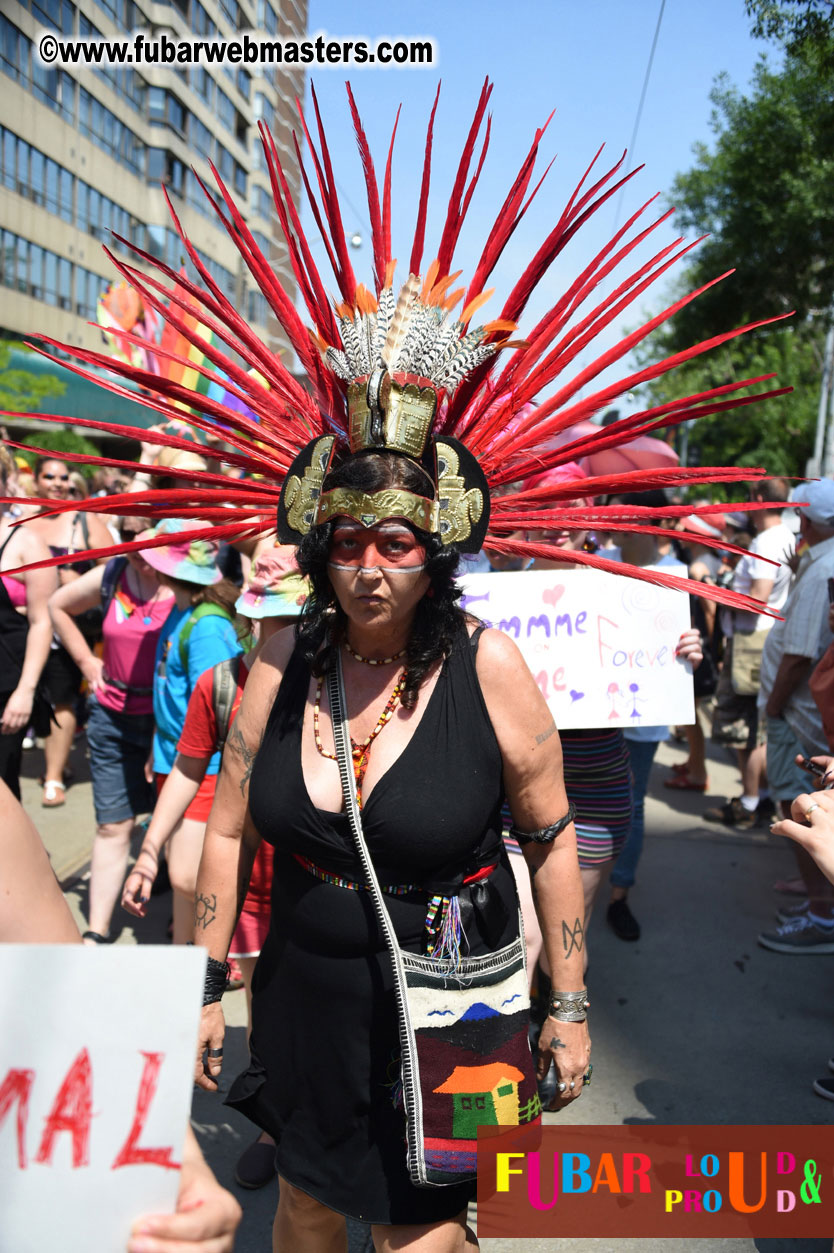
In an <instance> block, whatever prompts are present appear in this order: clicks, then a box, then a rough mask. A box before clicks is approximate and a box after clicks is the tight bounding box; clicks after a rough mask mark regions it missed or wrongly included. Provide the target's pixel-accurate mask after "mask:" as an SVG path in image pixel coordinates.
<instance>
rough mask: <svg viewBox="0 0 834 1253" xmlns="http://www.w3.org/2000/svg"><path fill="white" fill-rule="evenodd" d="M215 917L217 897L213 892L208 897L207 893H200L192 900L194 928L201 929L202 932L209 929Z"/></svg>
mask: <svg viewBox="0 0 834 1253" xmlns="http://www.w3.org/2000/svg"><path fill="white" fill-rule="evenodd" d="M216 917H217V897H216V896H215V894H214V892H212V894H211V895H210V896H209V895H208V893H203V892H200V893H198V894H197V896H196V897H195V898H194V927H195V929H196V928H197V927H201V928H202V929H203V931H205V930H206V928H207V927H210V926H211V924H212V923H213V922H214V920H215V918H216Z"/></svg>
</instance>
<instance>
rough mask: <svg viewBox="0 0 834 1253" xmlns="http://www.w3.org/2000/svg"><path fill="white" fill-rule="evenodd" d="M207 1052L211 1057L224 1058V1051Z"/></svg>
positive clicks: (213, 1050) (209, 1050)
mask: <svg viewBox="0 0 834 1253" xmlns="http://www.w3.org/2000/svg"><path fill="white" fill-rule="evenodd" d="M206 1051H207V1053H208V1055H209V1057H222V1056H223V1050H222V1049H207V1050H206Z"/></svg>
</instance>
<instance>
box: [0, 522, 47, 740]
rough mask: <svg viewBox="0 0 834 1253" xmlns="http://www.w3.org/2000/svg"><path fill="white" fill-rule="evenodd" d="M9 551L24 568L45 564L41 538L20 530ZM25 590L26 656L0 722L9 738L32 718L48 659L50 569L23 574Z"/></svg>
mask: <svg viewBox="0 0 834 1253" xmlns="http://www.w3.org/2000/svg"><path fill="white" fill-rule="evenodd" d="M9 548H10V549H12V553H11V560H13V561H14V562H15V563H16V564H19V565H24V564H27V565H28V564H30V563H31V562H35V561H46V560H47V558H48V557H49V549H48V548H47V547H46V545H45V544H44V543H43V541H42V540H41V538H40V537H39V536H37V535H35V534H34V533H32V532H28V533H27V531H26V529H25V528H24V527H21V528H20V529H19V538H18V537H17V536H16V537H15V539H14V540H13V541H12V543H11V544H10V545H9ZM23 582H24V586H25V587H26V617H27V618H28V620H29V633H28V635H27V636H26V652H25V653H24V657H23V666H22V668H21V671H20V679H19V680H18V684H17V687H16V688H15V690H14V692H12V694H11V696H10V697H9V699H8V701H7V702H6V707H5V709H4V710H3V717H2V721H0V732H2V733H3V734H6V735H8V734H10V733H11V732H14V731H20V730H21V728H24V727H26V726H27V725H28V722H29V718H30V717H31V715H32V705H33V703H34V699H35V689H36V688H37V686H38V680H39V679H40V677H41V671H42V670H43V668H44V666H45V665H46V659H47V657H48V656H49V645H50V643H51V641H52V623H51V622H50V620H49V611H48V609H47V603H48V601H49V597H50V595H51V593H52V592H53V591H54V590H55V587H56V585H57V575H56V574H55V571H54V570H53V569H51V568H49V569H45V570H27V571H26V573H25V574H24V576H23Z"/></svg>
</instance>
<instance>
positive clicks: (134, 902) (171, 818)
mask: <svg viewBox="0 0 834 1253" xmlns="http://www.w3.org/2000/svg"><path fill="white" fill-rule="evenodd" d="M91 573H92V571H91ZM210 761H211V757H187V756H186V755H185V753H177V757H176V760H175V762H174V765H173V768H172V770H171V773H170V774H169V775H168V778H167V779H166V780H165V782H164V783H163V785H162V791H161V792H160V793H159V796H158V797H157V800H156V804H155V806H154V811H153V816H152V818H151V821H150V825H149V826H148V829H147V831H146V833H145V838H144V840H143V841H142V847H141V849H140V850H139V856H138V857H137V858H136V865H135V866H134V867H133V869H132V870H131V872H130V874H129V875H128V876H127V879H126V880H125V886H124V890H123V892H122V908H123V909H126V910H127V911H128V913H131V914H135V915H136V916H137V918H144V916H145V914H146V912H147V904H148V901H149V900H150V897H151V888H152V887H153V885H154V881H155V879H156V876H157V872H158V871H159V854H160V852H161V851H162V848H163V846H164V845H165V844H166V843H167V842H168V840H169V839H170V837H171V832H172V831H173V830H174V828H175V827H176V825H177V823H179V822H180V821H181V820H182V818H183V815H184V814H185V811H186V809H188V806H189V805H190V804H191V802H192V801H193V800H194V797H195V796H196V795H197V793H198V792H199V790H200V784H201V783H202V781H203V779H204V778H205V774H206V769H207V768H208V764H209V762H210Z"/></svg>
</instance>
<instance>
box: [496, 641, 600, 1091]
mask: <svg viewBox="0 0 834 1253" xmlns="http://www.w3.org/2000/svg"><path fill="white" fill-rule="evenodd" d="M477 668H478V677H479V679H480V681H481V688H482V691H483V694H484V700H485V701H486V705H487V710H488V711H489V715H490V720H491V721H492V725H493V728H494V730H495V734H496V737H497V739H498V744H499V747H500V749H501V756H502V758H503V763H504V787H505V790H506V793H507V799H508V800H509V804H510V811H511V813H512V815H513V821H514V822H515V825H516V826H517V827H518V828H519V830H521V831H525V832H528V831H537V830H539V829H541V828H544V827H547V826H550V825H552V824H553V823H555V822H557V821H558V820H559V819H560V818H562V817H564V816H565V814H566V813H567V811H568V798H567V795H566V794H565V784H564V778H563V774H562V747H561V744H560V742H559V734H558V732H557V730H556V724H555V723H554V721H553V717H552V715H551V713H550V710H549V709H548V707H547V705H546V703H545V701H544V698H543V697H542V695H541V692H540V691H539V689H538V687H537V686H536V683H535V680H534V679H533V676H532V675H531V673H530V671H529V669H528V668H527V665H526V664H525V662H524V660H523V658H522V656H521V653H520V652H519V651H518V649H517V648H516V646H515V644H513V642H512V641H511V640H510V639H509V638H508V637H507V636H505V635H503V634H502V633H501V632H499V631H485V632H484V633H483V635H482V636H481V639H480V643H479V647H478V662H477ZM524 856H525V858H526V860H527V864H528V866H529V868H530V874H531V876H533V882H534V897H535V900H536V910H537V913H538V917H539V924H540V926H541V930H542V937H543V940H544V947H545V952H546V953H547V959H548V962H549V964H550V969H551V974H552V979H553V988H554V990H555V991H559V992H578V991H579V990H580V989H582V988H583V987H584V975H583V960H584V959H583V950H584V942H585V935H584V917H585V906H584V898H583V892H582V881H581V879H580V876H579V863H578V860H577V856H576V831H575V829H574V826H573V823H569V824H568V825H567V826H566V827H565V829H564V830H563V831H562V832H561V834H559V835H558V836H557V837H556V838H555V839H554V840H553V841H551V842H549V843H530V844H527V845H525V847H524ZM548 1051H549V1053H550V1054H552V1056H553V1057H554V1058H555V1060H556V1067H557V1070H558V1072H559V1076H560V1079H561V1080H562V1081H563V1082H566V1083H569V1082H570V1080H571V1079H573V1080H574V1081H575V1082H578V1086H579V1090H581V1076H582V1074H583V1072H584V1070H585V1067H586V1065H587V1062H588V1058H589V1056H590V1039H589V1036H588V1031H587V1023H565V1022H556V1021H555V1020H554V1019H552V1018H551V1017H548V1018H547V1020H546V1021H545V1025H544V1028H543V1030H542V1039H541V1043H540V1054H539V1071H540V1073H543V1072H544V1071H546V1069H547V1067H548V1066H549V1064H550V1060H549V1056H546V1054H547V1052H548Z"/></svg>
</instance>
